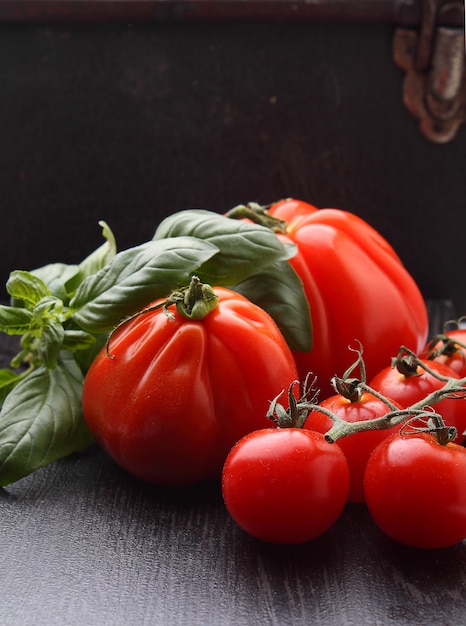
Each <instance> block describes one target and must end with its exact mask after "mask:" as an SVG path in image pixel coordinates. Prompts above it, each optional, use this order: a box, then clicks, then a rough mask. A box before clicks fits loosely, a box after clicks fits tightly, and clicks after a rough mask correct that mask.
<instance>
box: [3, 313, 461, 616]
mask: <svg viewBox="0 0 466 626" xmlns="http://www.w3.org/2000/svg"><path fill="white" fill-rule="evenodd" d="M429 309H430V315H431V319H432V320H433V326H435V327H438V325H439V324H440V323H441V321H443V320H444V319H445V316H447V317H448V316H450V314H454V312H453V310H452V308H451V304H450V303H448V302H446V303H440V304H439V303H437V304H436V305H434V306H430V307H429ZM14 350H15V347H14V346H13V342H12V340H11V338H8V337H5V336H0V355H1V356H0V365H2V366H4V365H6V363H7V362H8V360H9V358H11V356H12V355H13V353H14ZM0 542H1V546H2V562H1V568H0V589H1V590H2V602H1V609H0V624H1V626H12V625H15V626H16V625H18V626H65V625H66V626H83V625H84V626H128V625H131V626H133V625H135V626H146V625H147V626H159V625H160V626H209V625H212V626H223V625H224V626H249V625H253V624H254V625H264V626H287V625H290V626H291V625H293V626H295V625H296V626H300V625H302V626H304V625H306V626H308V625H310V624H312V625H318V626H319V625H322V626H323V625H325V626H333V625H335V626H337V625H338V626H361V625H363V626H364V625H366V624H368V625H371V626H413V625H419V626H430V625H432V626H450V625H451V626H452V625H454V624H455V625H460V624H464V623H465V620H464V598H465V597H466V542H463V543H461V544H458V545H457V546H454V547H452V548H449V549H446V550H438V551H420V550H414V549H409V548H406V547H403V546H401V545H398V544H396V543H394V542H392V541H391V540H389V539H388V538H386V537H385V536H383V535H382V533H381V532H380V531H378V529H377V528H376V527H375V526H374V524H373V523H372V521H371V519H370V517H369V515H368V513H367V510H366V508H365V507H364V506H363V505H348V506H347V508H346V510H345V511H344V513H343V515H342V517H341V518H340V520H339V521H338V522H337V524H336V525H335V526H334V527H333V528H332V529H331V530H329V531H328V532H327V533H326V534H325V535H324V536H322V537H321V538H319V539H317V540H316V541H313V542H310V543H308V544H305V545H301V546H292V547H285V546H273V545H269V544H265V543H262V542H259V541H256V540H254V539H253V538H251V537H249V536H248V535H247V534H246V533H244V532H243V531H242V530H241V529H240V528H238V527H237V526H236V524H235V523H234V522H233V521H232V520H231V518H230V517H229V515H228V513H227V512H226V509H225V507H224V505H223V501H222V498H221V493H220V489H219V486H218V485H217V484H202V485H198V486H196V487H193V488H189V489H176V490H170V489H160V488H156V487H153V486H150V485H146V484H143V483H141V482H139V481H137V480H135V479H133V478H132V477H131V476H129V475H128V474H127V473H126V472H124V471H123V470H121V469H120V468H119V467H117V466H116V465H115V464H114V463H113V461H112V460H111V459H109V457H108V456H107V455H106V454H105V453H104V452H102V451H101V450H99V449H98V448H97V447H96V446H95V447H92V448H91V449H90V450H89V451H87V452H85V453H83V454H76V455H73V456H71V457H69V458H67V459H64V460H62V461H59V462H57V463H54V464H53V465H51V466H49V467H46V468H43V469H41V470H39V471H37V472H35V473H34V474H33V475H31V476H28V477H26V478H24V479H22V480H20V481H18V482H17V483H15V484H13V485H11V486H9V487H7V488H5V489H1V490H0Z"/></svg>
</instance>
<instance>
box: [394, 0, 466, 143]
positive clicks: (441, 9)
mask: <svg viewBox="0 0 466 626" xmlns="http://www.w3.org/2000/svg"><path fill="white" fill-rule="evenodd" d="M421 8H422V12H421V24H420V28H419V30H414V29H411V28H401V27H400V28H397V29H396V30H395V36H394V41H393V56H394V60H395V62H396V63H397V65H398V66H399V67H400V68H401V69H403V70H404V71H405V72H406V76H405V79H404V82H403V100H404V103H405V105H406V107H407V109H408V111H410V113H411V114H412V115H413V116H414V117H416V118H417V119H418V120H419V126H420V129H421V132H422V133H423V134H424V135H425V136H426V137H427V138H428V139H429V140H431V141H433V142H436V143H446V142H448V141H451V140H452V139H453V138H454V137H455V136H456V134H457V132H458V129H459V127H460V126H461V124H462V123H463V122H464V121H465V120H466V62H465V29H464V11H465V8H464V2H448V1H445V0H422V5H421Z"/></svg>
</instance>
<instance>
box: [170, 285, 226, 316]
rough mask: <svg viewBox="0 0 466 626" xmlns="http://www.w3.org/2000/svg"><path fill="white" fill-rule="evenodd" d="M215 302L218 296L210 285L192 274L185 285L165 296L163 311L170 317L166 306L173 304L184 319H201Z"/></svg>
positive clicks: (214, 305)
mask: <svg viewBox="0 0 466 626" xmlns="http://www.w3.org/2000/svg"><path fill="white" fill-rule="evenodd" d="M217 303H218V296H217V295H216V294H215V293H214V290H213V289H212V287H211V286H210V285H208V284H206V283H201V281H200V280H199V278H198V277H197V276H193V277H192V278H191V281H190V283H189V285H188V286H187V287H184V288H183V289H179V290H178V291H174V292H173V293H172V294H171V295H170V296H169V297H168V298H167V301H166V303H165V305H164V311H165V313H166V314H167V315H168V316H169V317H171V314H170V313H169V311H168V307H169V306H170V305H171V304H175V305H176V310H177V312H178V313H179V314H180V315H181V316H183V317H185V318H186V319H189V320H202V319H204V318H205V317H206V316H207V315H209V313H211V312H212V311H213V310H214V309H215V307H216V306H217Z"/></svg>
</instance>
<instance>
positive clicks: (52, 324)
mask: <svg viewBox="0 0 466 626" xmlns="http://www.w3.org/2000/svg"><path fill="white" fill-rule="evenodd" d="M64 336H65V331H64V328H63V326H62V324H60V322H57V321H56V320H49V321H47V322H46V323H45V324H44V325H43V326H42V328H41V334H40V340H39V345H38V348H37V353H38V356H39V358H40V360H41V362H42V363H43V364H44V365H45V366H46V367H49V368H50V369H54V368H55V367H56V366H57V362H58V358H59V356H60V352H61V350H62V347H63V338H64Z"/></svg>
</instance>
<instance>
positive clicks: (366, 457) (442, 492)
mask: <svg viewBox="0 0 466 626" xmlns="http://www.w3.org/2000/svg"><path fill="white" fill-rule="evenodd" d="M424 368H426V369H424ZM403 372H404V373H403ZM437 376H438V377H437ZM457 380H458V381H459V383H458V388H457V389H456V387H454V388H455V389H456V393H455V396H456V397H455V398H453V397H451V398H450V397H445V398H443V399H442V395H441V394H439V393H438V392H439V390H440V389H442V388H444V385H446V382H447V381H448V384H449V385H453V386H454V385H455V381H457ZM333 382H334V385H335V387H336V389H339V391H340V392H341V393H337V394H335V395H333V396H331V397H330V398H326V399H324V400H323V401H322V402H320V403H319V404H313V403H309V402H307V397H308V395H309V391H308V390H305V392H304V394H303V397H302V398H301V399H300V400H299V401H298V402H297V403H293V399H292V397H291V396H290V409H288V411H286V412H285V410H284V409H283V407H281V406H280V411H279V417H280V414H281V415H282V416H283V414H284V413H286V414H287V415H288V414H291V415H293V414H294V415H297V414H299V413H300V411H301V422H302V424H301V428H299V427H298V425H297V423H296V420H294V421H293V420H291V422H290V420H288V422H286V421H282V422H280V419H278V420H277V425H278V426H281V427H279V428H275V429H273V428H270V429H268V430H261V431H258V432H256V433H252V434H250V435H247V436H246V437H244V438H243V439H242V440H241V441H239V442H238V443H237V444H236V445H235V447H234V448H233V450H232V451H231V453H230V455H229V456H228V457H227V461H226V463H225V466H224V472H223V483H222V485H223V495H224V499H225V504H226V506H227V508H228V510H229V511H230V513H231V515H232V517H233V518H234V519H235V520H236V522H237V523H238V524H239V525H240V526H241V527H243V528H244V529H245V530H247V531H249V532H250V533H251V534H253V535H254V536H256V537H257V538H260V539H263V540H267V541H273V542H277V543H298V542H301V541H302V540H303V537H305V536H306V534H305V533H304V532H303V529H302V528H300V530H299V532H298V531H297V530H295V526H294V524H293V522H292V521H291V520H292V518H291V517H288V515H287V512H288V511H292V512H293V513H294V515H295V518H296V519H299V520H300V523H301V525H302V523H303V520H307V522H306V523H307V539H313V538H315V537H316V536H318V535H319V534H321V533H322V532H325V531H326V530H327V529H328V528H330V526H331V525H332V524H333V523H334V521H335V520H336V519H337V518H338V515H339V512H341V511H342V509H343V507H344V505H345V504H346V502H348V503H365V504H366V506H367V509H368V511H369V513H370V515H371V516H372V518H373V519H374V521H375V523H376V524H377V525H378V526H379V527H380V528H381V529H382V530H383V531H384V532H385V533H386V534H387V535H389V536H390V537H392V538H393V539H395V540H397V541H399V542H401V543H404V544H407V545H410V546H413V547H417V548H431V549H432V548H442V547H447V546H450V545H453V544H454V543H457V542H459V541H461V540H463V539H464V538H466V449H465V447H464V446H462V445H459V443H458V442H464V440H465V435H466V433H465V429H466V406H465V402H464V394H463V392H462V391H458V389H461V388H462V385H461V381H460V379H459V376H458V374H456V372H454V371H453V370H451V369H450V368H449V367H448V366H447V365H446V364H445V363H443V362H442V361H439V362H437V361H435V360H426V359H423V358H420V357H416V356H415V355H413V354H412V353H408V355H404V354H403V353H402V351H400V354H399V355H398V357H397V358H396V359H394V360H393V364H392V367H387V368H384V369H383V370H382V371H381V372H379V374H377V375H376V376H375V377H374V379H373V381H372V382H371V383H370V384H369V385H367V384H366V383H365V382H364V381H359V380H358V379H355V378H349V377H348V378H347V379H337V378H335V379H334V381H333ZM445 389H446V388H445ZM388 391H389V392H390V393H391V394H392V395H391V397H388V395H385V393H386V392H388ZM429 398H431V399H432V401H435V407H436V408H437V409H438V411H439V412H435V413H434V412H433V411H431V410H430V409H431V407H429V406H428V405H426V406H424V405H423V402H424V401H425V402H427V400H428V399H429ZM416 406H419V407H423V406H424V410H423V409H421V408H419V409H417V410H414V409H413V410H411V409H412V407H416ZM305 409H307V412H306V411H305ZM440 412H441V415H440ZM303 415H305V419H303ZM390 416H392V417H393V420H394V422H393V425H390V422H389V421H388V418H389V417H390ZM421 416H422V417H421ZM442 416H443V417H442ZM382 420H384V421H385V423H383V424H382ZM290 424H291V426H292V428H291V431H289V429H287V428H286V426H290ZM365 424H366V427H365ZM342 425H343V431H340V434H341V432H343V433H345V432H346V436H342V437H341V438H338V435H336V433H337V432H338V431H339V428H340V429H341V428H342ZM355 425H356V426H357V428H352V427H354V426H355ZM287 430H288V431H289V432H287ZM332 434H333V436H332ZM311 435H312V436H311ZM307 436H310V441H309V442H307V443H306V450H307V455H304V454H303V452H302V450H301V446H300V445H297V442H298V441H301V440H305V439H306V437H307ZM335 441H336V442H335ZM336 449H338V451H339V453H340V452H343V458H344V460H345V463H343V462H342V456H341V454H339V453H338V454H337V453H336ZM310 451H311V452H310ZM344 464H345V465H346V467H347V470H348V476H347V477H346V474H345V471H344V469H343V465H344ZM337 477H338V478H337ZM316 483H317V486H316ZM323 492H324V494H325V495H323ZM343 501H344V502H343ZM276 522H277V523H276ZM319 523H320V524H321V525H320V526H319Z"/></svg>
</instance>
